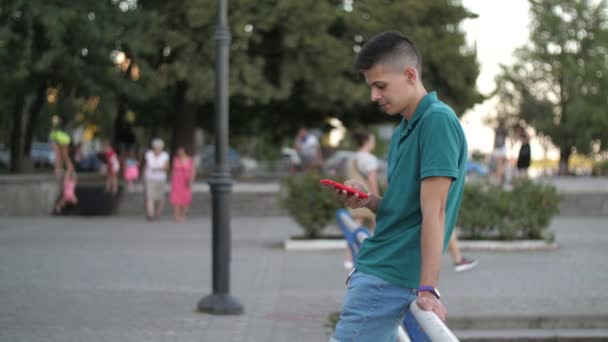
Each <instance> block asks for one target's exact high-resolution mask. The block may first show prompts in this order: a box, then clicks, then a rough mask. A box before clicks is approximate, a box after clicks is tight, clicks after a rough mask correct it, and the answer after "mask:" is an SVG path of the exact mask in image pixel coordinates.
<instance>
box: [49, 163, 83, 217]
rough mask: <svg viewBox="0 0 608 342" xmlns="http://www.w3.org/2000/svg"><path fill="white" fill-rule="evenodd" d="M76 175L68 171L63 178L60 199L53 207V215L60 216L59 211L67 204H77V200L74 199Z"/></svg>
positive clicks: (72, 171)
mask: <svg viewBox="0 0 608 342" xmlns="http://www.w3.org/2000/svg"><path fill="white" fill-rule="evenodd" d="M77 181H78V179H77V178H76V173H75V172H74V170H70V169H68V170H67V171H66V172H65V175H64V176H63V189H62V196H61V199H60V200H59V201H58V202H57V204H56V205H55V213H56V214H61V210H63V208H64V207H65V206H66V205H67V204H77V203H78V198H77V197H76V182H77Z"/></svg>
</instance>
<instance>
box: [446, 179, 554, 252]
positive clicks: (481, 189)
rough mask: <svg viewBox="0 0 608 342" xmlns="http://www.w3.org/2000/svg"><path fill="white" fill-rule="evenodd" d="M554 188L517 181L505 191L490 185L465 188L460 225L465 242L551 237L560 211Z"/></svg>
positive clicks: (472, 184) (469, 184) (528, 181)
mask: <svg viewBox="0 0 608 342" xmlns="http://www.w3.org/2000/svg"><path fill="white" fill-rule="evenodd" d="M558 205H559V195H558V194H557V190H556V189H555V187H554V186H552V185H550V184H544V183H537V182H533V181H531V180H519V181H517V182H516V183H515V184H514V186H513V189H511V190H504V189H503V188H502V187H500V186H495V185H491V184H488V183H468V184H466V185H465V189H464V195H463V199H462V206H461V208H460V216H459V219H458V226H459V227H460V228H461V230H462V234H461V237H462V238H463V239H472V240H483V239H501V240H527V239H533V240H535V239H542V238H549V239H550V238H551V237H550V236H549V235H548V234H547V232H546V229H547V227H548V226H549V222H550V220H551V218H552V217H553V216H554V215H555V214H557V213H558V212H559V209H558Z"/></svg>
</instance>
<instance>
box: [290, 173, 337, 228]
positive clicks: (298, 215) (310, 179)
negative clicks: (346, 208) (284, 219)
mask: <svg viewBox="0 0 608 342" xmlns="http://www.w3.org/2000/svg"><path fill="white" fill-rule="evenodd" d="M320 179H321V177H320V176H318V175H315V174H297V175H293V176H289V177H286V178H285V179H283V181H282V183H281V192H280V200H279V202H280V204H281V206H282V207H283V208H285V209H287V212H288V213H289V214H290V215H291V217H293V219H294V220H295V221H296V222H297V223H298V224H299V225H300V226H301V227H302V229H303V230H304V235H305V237H307V238H317V237H319V236H320V235H321V233H322V231H323V230H324V229H325V227H326V226H327V224H328V223H329V222H330V221H333V220H334V218H335V215H336V211H337V210H338V209H339V208H341V207H342V205H341V203H340V201H339V200H338V199H337V198H336V196H335V195H334V194H333V191H332V190H330V189H328V188H326V187H322V186H320V185H319V180H320Z"/></svg>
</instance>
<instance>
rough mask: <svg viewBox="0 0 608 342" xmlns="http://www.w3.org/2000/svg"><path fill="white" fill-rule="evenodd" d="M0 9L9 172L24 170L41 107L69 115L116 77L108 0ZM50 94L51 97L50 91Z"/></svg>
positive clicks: (114, 11) (15, 0)
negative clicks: (8, 121) (9, 121)
mask: <svg viewBox="0 0 608 342" xmlns="http://www.w3.org/2000/svg"><path fill="white" fill-rule="evenodd" d="M2 6H3V7H2V11H0V46H1V47H2V49H0V50H2V52H0V72H1V73H2V74H3V82H2V87H1V89H0V93H2V94H3V95H6V96H3V98H4V101H3V102H5V103H3V106H0V107H2V108H10V110H11V111H12V129H11V142H10V145H11V171H12V172H24V171H28V170H29V169H30V168H31V166H30V163H29V162H28V161H29V151H30V146H31V142H32V138H33V135H34V132H35V130H36V128H37V127H39V126H40V125H41V124H40V122H41V121H43V120H41V114H42V113H43V112H44V111H45V110H46V111H49V112H54V113H57V114H59V115H60V116H62V117H63V118H64V119H66V118H71V117H73V116H74V115H75V114H76V113H78V112H80V111H82V110H83V108H82V105H83V103H85V102H87V101H86V99H87V98H89V97H90V96H93V95H97V96H98V95H99V94H100V93H101V92H102V91H103V90H105V89H111V87H110V86H109V85H110V84H111V83H112V79H113V78H115V73H114V72H113V68H114V65H113V64H112V63H111V61H110V58H109V56H110V50H111V48H112V45H113V38H112V37H113V32H114V31H113V29H114V25H113V21H112V20H113V18H116V17H115V16H116V15H118V14H120V12H119V10H118V7H117V6H115V5H114V4H112V3H111V2H110V1H99V2H88V3H74V4H70V5H69V6H66V5H63V4H60V3H58V2H47V1H40V0H31V1H24V0H7V1H4V2H3V5H2ZM51 94H52V95H51Z"/></svg>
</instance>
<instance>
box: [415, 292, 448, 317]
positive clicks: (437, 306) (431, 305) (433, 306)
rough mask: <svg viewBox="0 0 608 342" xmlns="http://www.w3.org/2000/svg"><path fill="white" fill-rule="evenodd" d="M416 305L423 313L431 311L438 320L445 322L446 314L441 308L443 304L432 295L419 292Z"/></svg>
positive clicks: (443, 307)
mask: <svg viewBox="0 0 608 342" xmlns="http://www.w3.org/2000/svg"><path fill="white" fill-rule="evenodd" d="M416 304H418V306H419V307H420V308H421V309H422V310H424V311H433V312H434V313H435V314H437V316H439V319H441V320H442V321H444V322H445V318H446V317H447V314H448V312H447V310H446V309H445V306H443V303H441V302H440V301H439V299H437V298H436V297H435V296H434V295H433V294H432V293H430V292H427V291H423V292H419V293H418V298H417V299H416Z"/></svg>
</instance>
